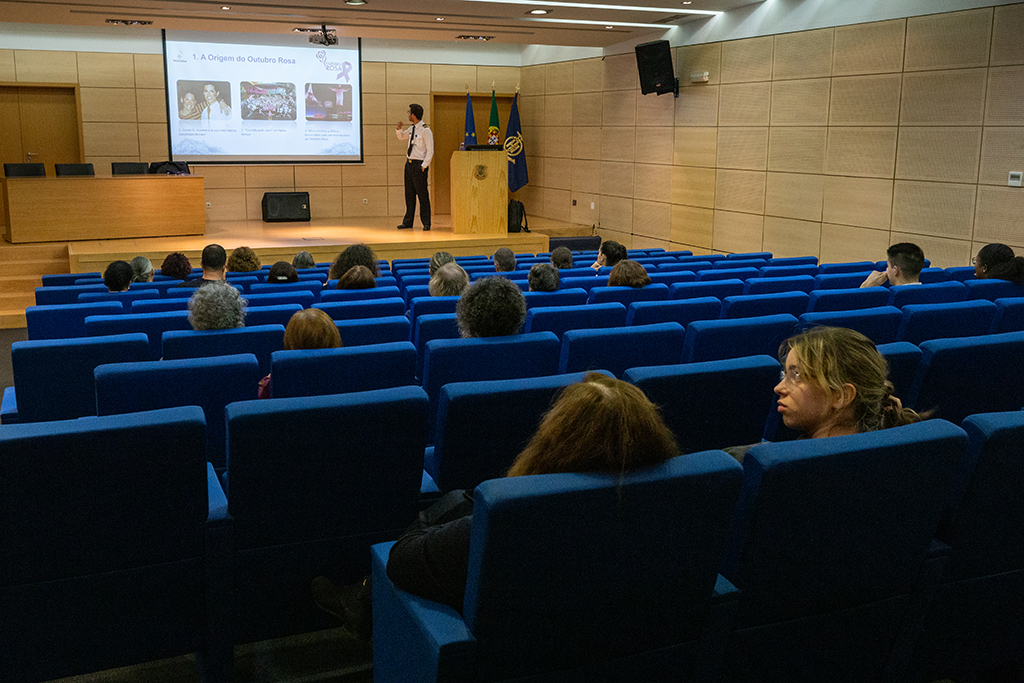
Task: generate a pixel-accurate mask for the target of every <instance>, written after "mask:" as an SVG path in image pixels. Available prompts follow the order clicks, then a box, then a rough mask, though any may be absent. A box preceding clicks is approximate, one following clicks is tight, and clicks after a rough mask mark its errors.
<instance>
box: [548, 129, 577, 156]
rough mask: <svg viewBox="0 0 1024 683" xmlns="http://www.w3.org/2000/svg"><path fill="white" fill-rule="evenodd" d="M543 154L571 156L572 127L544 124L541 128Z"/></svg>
mask: <svg viewBox="0 0 1024 683" xmlns="http://www.w3.org/2000/svg"><path fill="white" fill-rule="evenodd" d="M541 130H542V131H543V132H542V133H541V136H542V139H543V141H544V150H545V151H546V152H547V154H545V156H549V157H567V158H571V157H572V128H571V127H570V126H545V127H543V128H541Z"/></svg>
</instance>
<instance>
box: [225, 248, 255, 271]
mask: <svg viewBox="0 0 1024 683" xmlns="http://www.w3.org/2000/svg"><path fill="white" fill-rule="evenodd" d="M260 265H261V264H260V257H259V256H257V255H256V252H255V251H253V250H252V249H250V248H249V247H237V248H236V249H235V250H234V251H232V252H231V257H230V258H229V259H228V271H229V272H231V273H251V272H252V271H254V270H259V269H260Z"/></svg>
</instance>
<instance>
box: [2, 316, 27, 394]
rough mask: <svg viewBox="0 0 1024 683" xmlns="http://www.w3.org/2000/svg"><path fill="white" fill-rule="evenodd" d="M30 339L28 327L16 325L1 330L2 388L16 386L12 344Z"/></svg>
mask: <svg viewBox="0 0 1024 683" xmlns="http://www.w3.org/2000/svg"><path fill="white" fill-rule="evenodd" d="M26 339H28V329H26V328H24V327H16V328H14V329H10V330H0V389H3V388H4V387H13V386H14V374H13V373H12V372H11V344H13V343H14V342H16V341H25V340H26Z"/></svg>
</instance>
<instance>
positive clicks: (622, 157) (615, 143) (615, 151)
mask: <svg viewBox="0 0 1024 683" xmlns="http://www.w3.org/2000/svg"><path fill="white" fill-rule="evenodd" d="M635 133H636V131H635V129H634V128H633V127H631V126H622V127H615V128H612V127H609V126H604V127H603V128H601V159H602V160H604V161H633V157H634V155H635V145H636V134H635Z"/></svg>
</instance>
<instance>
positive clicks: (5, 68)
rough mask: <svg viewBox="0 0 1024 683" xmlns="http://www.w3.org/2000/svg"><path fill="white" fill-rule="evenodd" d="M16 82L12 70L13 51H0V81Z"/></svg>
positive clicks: (14, 71)
mask: <svg viewBox="0 0 1024 683" xmlns="http://www.w3.org/2000/svg"><path fill="white" fill-rule="evenodd" d="M16 80H18V75H17V70H16V69H15V68H14V50H0V81H16Z"/></svg>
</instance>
